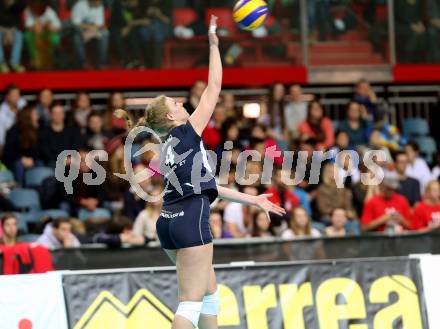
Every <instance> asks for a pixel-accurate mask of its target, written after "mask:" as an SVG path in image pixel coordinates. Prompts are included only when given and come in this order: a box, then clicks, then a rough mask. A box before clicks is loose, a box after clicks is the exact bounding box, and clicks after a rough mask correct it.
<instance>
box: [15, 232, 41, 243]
mask: <svg viewBox="0 0 440 329" xmlns="http://www.w3.org/2000/svg"><path fill="white" fill-rule="evenodd" d="M39 237H40V236H39V235H38V234H24V235H20V236H19V237H18V240H19V241H20V242H27V243H32V242H36V241H37V240H38V238H39Z"/></svg>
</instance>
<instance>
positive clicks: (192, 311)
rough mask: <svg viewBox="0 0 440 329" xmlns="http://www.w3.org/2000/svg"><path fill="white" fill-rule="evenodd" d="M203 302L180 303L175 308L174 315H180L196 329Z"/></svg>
mask: <svg viewBox="0 0 440 329" xmlns="http://www.w3.org/2000/svg"><path fill="white" fill-rule="evenodd" d="M202 305H203V302H180V303H179V306H178V307H177V311H176V315H180V316H182V317H184V318H185V319H188V320H189V321H191V323H192V324H193V326H194V328H196V327H197V326H198V324H199V318H200V311H201V310H202Z"/></svg>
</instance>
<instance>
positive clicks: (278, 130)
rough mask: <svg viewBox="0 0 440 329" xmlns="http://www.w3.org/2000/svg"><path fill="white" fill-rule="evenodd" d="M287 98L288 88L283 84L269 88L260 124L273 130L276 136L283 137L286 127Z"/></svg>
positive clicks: (276, 84)
mask: <svg viewBox="0 0 440 329" xmlns="http://www.w3.org/2000/svg"><path fill="white" fill-rule="evenodd" d="M285 96H286V88H285V87H284V85H283V84H282V83H279V82H275V83H273V84H272V85H271V86H270V88H269V97H268V99H267V103H266V104H264V107H263V109H264V112H263V115H262V116H260V118H259V119H258V122H260V123H262V124H264V125H266V126H267V127H269V128H270V129H271V131H272V132H273V134H274V135H275V136H279V137H281V136H282V134H283V131H284V128H285V126H286V123H285V114H284V113H285V104H286V103H285V99H284V98H285Z"/></svg>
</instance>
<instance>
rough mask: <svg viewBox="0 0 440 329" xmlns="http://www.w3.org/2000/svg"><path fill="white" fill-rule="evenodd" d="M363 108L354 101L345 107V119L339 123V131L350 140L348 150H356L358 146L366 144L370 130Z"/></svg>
mask: <svg viewBox="0 0 440 329" xmlns="http://www.w3.org/2000/svg"><path fill="white" fill-rule="evenodd" d="M367 116H368V114H367V112H366V110H365V107H364V106H362V105H360V104H359V103H357V102H355V101H351V102H350V103H349V104H348V106H347V117H346V119H345V120H343V121H341V122H340V123H339V130H341V131H345V132H346V133H347V134H348V138H349V140H350V148H351V149H353V150H356V149H357V148H358V147H359V146H363V145H367V144H368V131H369V129H370V125H369V121H367V120H366V119H367Z"/></svg>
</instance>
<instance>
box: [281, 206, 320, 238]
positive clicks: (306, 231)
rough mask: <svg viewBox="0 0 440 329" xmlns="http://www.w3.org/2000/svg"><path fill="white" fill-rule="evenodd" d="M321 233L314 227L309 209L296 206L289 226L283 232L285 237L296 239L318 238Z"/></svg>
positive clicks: (282, 236) (282, 235)
mask: <svg viewBox="0 0 440 329" xmlns="http://www.w3.org/2000/svg"><path fill="white" fill-rule="evenodd" d="M320 236H321V233H319V231H318V230H317V229H315V228H314V227H312V222H311V220H310V217H309V215H308V214H307V211H306V210H305V209H304V208H302V207H296V208H295V209H294V210H293V212H292V217H291V219H290V222H289V228H288V229H287V230H285V231H284V232H283V233H282V234H281V238H283V239H294V238H303V237H312V238H318V237H320Z"/></svg>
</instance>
